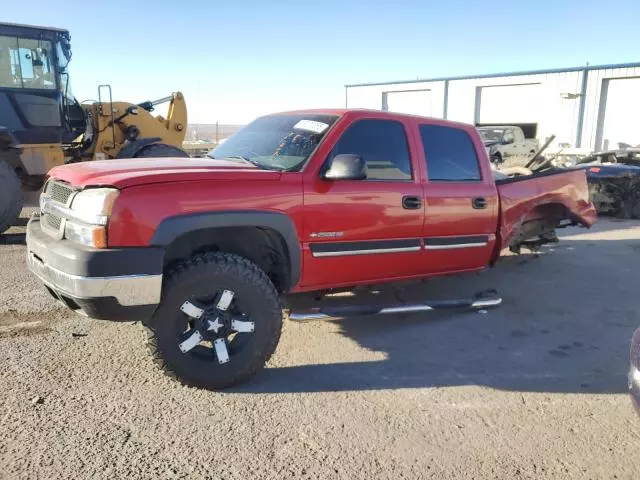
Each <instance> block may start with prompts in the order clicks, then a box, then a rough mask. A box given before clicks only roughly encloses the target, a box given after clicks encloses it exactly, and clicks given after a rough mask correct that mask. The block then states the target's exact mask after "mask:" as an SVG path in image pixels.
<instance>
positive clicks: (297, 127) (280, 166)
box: [208, 114, 338, 171]
mask: <svg viewBox="0 0 640 480" xmlns="http://www.w3.org/2000/svg"><path fill="white" fill-rule="evenodd" d="M337 118H338V117H337V116H335V115H321V114H290V115H268V116H265V117H260V118H258V119H256V120H254V121H253V122H251V123H250V124H249V125H247V126H246V127H244V128H243V129H242V130H240V131H239V132H237V133H236V134H235V135H233V136H231V137H230V138H229V139H228V140H227V141H225V142H224V143H223V144H222V145H220V146H219V147H217V148H215V149H214V150H212V151H211V152H210V153H209V154H208V156H209V157H211V158H217V159H222V158H224V159H234V158H237V159H240V160H245V161H249V162H251V163H253V164H255V165H258V166H259V167H261V168H265V169H272V170H289V171H290V170H296V169H298V168H300V167H301V166H302V165H303V164H304V163H305V161H306V160H307V159H308V158H309V156H310V155H311V153H313V151H314V150H315V148H316V147H317V146H318V144H319V143H320V141H321V140H322V139H323V138H324V136H325V134H326V133H327V131H328V130H329V128H330V127H331V125H333V123H334V122H335V121H336V119H337Z"/></svg>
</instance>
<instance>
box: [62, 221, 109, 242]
mask: <svg viewBox="0 0 640 480" xmlns="http://www.w3.org/2000/svg"><path fill="white" fill-rule="evenodd" d="M64 236H65V238H67V239H69V240H71V241H73V242H78V243H82V244H83V245H87V246H89V247H94V248H106V247H107V227H103V226H102V225H85V224H84V223H78V222H74V221H73V220H67V221H66V223H65V225H64Z"/></svg>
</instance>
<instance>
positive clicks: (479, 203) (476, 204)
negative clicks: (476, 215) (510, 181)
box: [471, 197, 487, 210]
mask: <svg viewBox="0 0 640 480" xmlns="http://www.w3.org/2000/svg"><path fill="white" fill-rule="evenodd" d="M471 205H472V206H473V208H475V209H476V210H482V209H483V208H487V199H486V198H484V197H474V198H473V199H472V200H471Z"/></svg>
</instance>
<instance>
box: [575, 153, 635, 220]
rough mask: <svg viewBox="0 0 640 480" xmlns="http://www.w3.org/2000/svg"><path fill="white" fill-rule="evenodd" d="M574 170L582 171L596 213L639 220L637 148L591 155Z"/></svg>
mask: <svg viewBox="0 0 640 480" xmlns="http://www.w3.org/2000/svg"><path fill="white" fill-rule="evenodd" d="M576 167H578V168H584V169H585V170H586V174H587V181H588V182H589V192H590V195H591V201H592V202H593V204H594V205H595V207H596V210H597V211H598V213H603V214H607V215H613V216H616V217H620V218H640V147H635V148H634V147H632V148H626V149H624V150H609V151H604V152H595V153H593V154H591V155H588V156H587V157H585V158H582V159H580V160H578V161H577V162H576Z"/></svg>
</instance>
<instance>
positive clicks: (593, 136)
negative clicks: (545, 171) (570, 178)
mask: <svg viewBox="0 0 640 480" xmlns="http://www.w3.org/2000/svg"><path fill="white" fill-rule="evenodd" d="M584 75H585V70H582V69H568V70H566V71H558V70H556V71H552V72H548V73H545V72H531V73H527V74H505V75H502V76H482V77H469V78H457V79H456V78H454V79H449V80H446V79H437V80H433V81H430V80H425V81H416V82H398V83H387V84H376V85H356V86H347V93H346V102H347V107H348V108H372V109H378V110H379V109H385V110H386V109H390V110H394V108H393V107H394V106H398V107H399V108H401V106H402V105H403V103H402V102H398V101H397V99H398V96H397V94H396V93H394V94H393V98H395V99H396V101H394V102H393V104H392V103H391V102H389V104H388V105H387V101H386V100H387V98H389V99H391V98H392V97H391V96H389V93H387V92H402V91H406V92H409V91H416V90H425V91H429V95H430V105H431V111H424V112H416V111H415V108H416V107H415V106H413V107H412V108H411V109H410V110H411V111H407V113H419V114H422V115H425V116H433V117H436V118H445V117H446V118H448V119H449V120H456V121H460V122H465V123H472V124H473V123H479V122H485V123H496V122H497V121H498V120H497V119H501V118H502V120H500V121H502V122H506V123H515V122H517V123H523V122H525V121H526V122H531V123H536V124H537V125H538V129H537V132H538V134H537V136H538V138H540V139H541V140H545V139H546V138H548V137H550V136H551V135H556V141H555V144H556V145H558V144H566V145H571V146H580V147H583V148H588V149H594V148H597V147H601V146H602V143H603V138H602V136H603V128H604V127H603V126H604V121H605V111H606V100H607V98H606V92H607V88H606V87H605V90H604V91H605V95H604V96H603V95H602V90H603V85H607V84H608V83H607V82H608V81H610V80H611V79H620V78H631V77H640V65H631V66H619V67H617V68H601V67H588V71H587V76H586V83H583V80H584ZM619 83H620V82H618V83H616V84H615V85H616V86H617V85H618V84H619ZM518 86H521V87H522V88H520V89H519V88H518ZM534 86H535V88H534ZM493 87H497V88H496V89H495V90H494V89H493ZM583 88H586V95H584V98H583V97H582V95H581V94H582V89H583ZM518 90H520V91H521V92H522V95H521V96H520V98H519V99H518V97H517V95H518V93H517V92H518ZM628 90H629V91H631V92H633V93H632V95H634V96H635V95H637V97H638V103H639V104H640V91H636V89H628ZM483 92H484V95H483ZM501 93H502V97H503V98H505V101H504V102H499V101H497V99H499V98H500V97H501ZM445 97H446V98H445ZM532 97H535V98H532ZM618 97H619V95H618ZM446 99H448V100H446ZM406 103H407V104H408V103H410V102H406ZM514 103H516V106H515V107H514ZM632 103H633V102H632ZM518 104H519V106H518ZM387 107H391V108H387ZM517 108H522V111H521V112H520V111H518V112H517V114H515V113H514V112H516V109H517ZM425 109H427V107H425ZM581 109H582V110H583V111H584V114H583V116H582V122H581V121H580V118H581V115H580V113H581ZM620 110H621V109H620V108H617V109H616V110H615V112H616V113H615V115H617V116H618V118H616V119H615V121H616V122H617V125H621V124H623V123H624V122H626V121H627V119H626V118H620V113H619V112H620ZM611 112H613V110H612V109H611V108H610V115H609V117H611V115H613V113H611ZM637 115H638V111H637V110H636V111H634V112H629V118H628V121H629V122H637V120H636V119H637ZM514 116H516V117H517V118H513V117H514ZM503 117H504V118H503ZM488 119H490V121H487V120H488ZM607 122H608V123H607V125H609V127H608V128H609V130H611V129H613V128H615V127H614V126H612V125H615V123H612V122H613V120H611V118H609V119H608V120H607ZM608 136H611V137H612V138H613V137H615V135H611V134H609V133H608ZM627 136H628V135H627ZM625 138H626V137H625ZM605 140H606V139H605ZM598 142H600V145H598ZM609 146H610V147H617V145H609Z"/></svg>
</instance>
